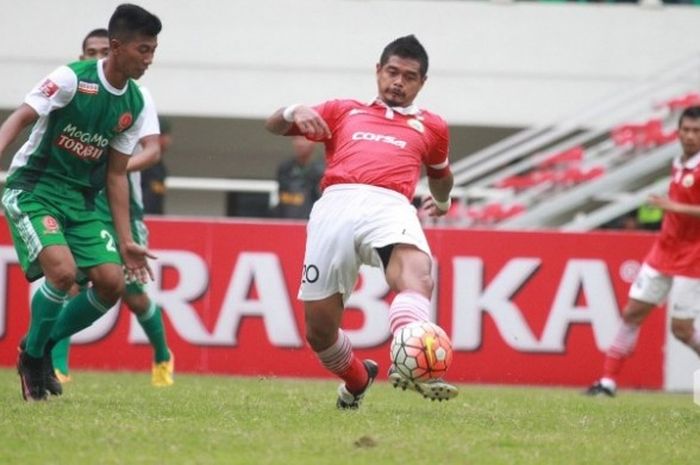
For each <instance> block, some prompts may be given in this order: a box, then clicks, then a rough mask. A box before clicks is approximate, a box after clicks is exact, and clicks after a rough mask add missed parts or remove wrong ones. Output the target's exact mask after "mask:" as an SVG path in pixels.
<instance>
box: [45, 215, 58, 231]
mask: <svg viewBox="0 0 700 465" xmlns="http://www.w3.org/2000/svg"><path fill="white" fill-rule="evenodd" d="M41 222H42V223H43V224H44V234H56V233H57V232H58V231H59V229H60V228H59V226H58V221H56V218H54V217H53V216H49V215H46V216H45V217H44V219H43V220H41Z"/></svg>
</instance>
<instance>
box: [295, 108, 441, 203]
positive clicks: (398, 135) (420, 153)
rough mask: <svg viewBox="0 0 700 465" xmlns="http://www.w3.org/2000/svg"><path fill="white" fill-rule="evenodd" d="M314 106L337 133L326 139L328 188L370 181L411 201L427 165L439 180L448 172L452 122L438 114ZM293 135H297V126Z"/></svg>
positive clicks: (326, 178)
mask: <svg viewBox="0 0 700 465" xmlns="http://www.w3.org/2000/svg"><path fill="white" fill-rule="evenodd" d="M313 108H314V109H315V110H316V111H317V112H318V113H319V114H320V115H321V117H322V118H323V119H324V120H325V121H326V124H328V127H329V128H330V130H331V134H332V135H331V138H330V139H327V140H324V141H323V142H324V144H325V146H326V171H325V173H324V176H323V179H322V181H321V187H322V188H324V189H325V188H326V187H328V186H332V185H334V184H369V185H372V186H377V187H383V188H386V189H391V190H394V191H397V192H400V193H401V194H403V195H404V196H406V197H407V198H408V199H409V200H411V199H412V198H413V194H414V192H415V190H416V184H417V183H418V178H419V176H420V170H421V166H422V165H426V166H427V167H428V175H429V176H431V177H434V178H439V177H442V176H445V175H447V174H448V173H449V169H448V159H447V152H448V144H449V133H448V129H447V123H446V122H445V121H444V120H443V119H442V118H440V117H439V116H437V115H435V114H433V113H430V112H427V111H425V110H419V109H418V108H416V107H414V106H411V107H408V108H405V109H391V108H389V107H387V106H386V105H384V104H383V103H382V102H379V101H375V102H373V103H370V104H367V103H362V102H358V101H356V100H330V101H328V102H325V103H322V104H320V105H318V106H315V107H313ZM399 111H401V113H400V112H399ZM290 133H296V134H298V133H299V132H298V128H296V127H294V128H293V129H292V130H291V131H290Z"/></svg>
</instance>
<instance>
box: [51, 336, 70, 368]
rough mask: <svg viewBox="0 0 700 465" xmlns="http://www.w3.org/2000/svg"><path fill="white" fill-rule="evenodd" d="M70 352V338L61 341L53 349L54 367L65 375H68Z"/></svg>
mask: <svg viewBox="0 0 700 465" xmlns="http://www.w3.org/2000/svg"><path fill="white" fill-rule="evenodd" d="M69 351H70V338H69V337H67V338H64V339H61V340H60V341H58V342H57V343H56V345H55V346H53V349H51V359H52V360H53V367H54V368H55V369H56V370H58V371H60V372H61V373H63V374H64V375H67V374H68V352H69Z"/></svg>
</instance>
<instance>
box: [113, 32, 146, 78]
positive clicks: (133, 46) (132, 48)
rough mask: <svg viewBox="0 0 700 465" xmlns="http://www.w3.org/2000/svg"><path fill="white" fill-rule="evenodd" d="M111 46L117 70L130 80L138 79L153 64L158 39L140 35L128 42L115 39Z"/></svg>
mask: <svg viewBox="0 0 700 465" xmlns="http://www.w3.org/2000/svg"><path fill="white" fill-rule="evenodd" d="M111 45H112V48H111V54H112V56H113V57H114V59H115V60H116V64H117V68H119V70H120V71H122V72H123V73H124V74H126V75H127V76H128V77H129V78H131V79H138V78H140V77H141V76H143V74H144V73H145V72H146V70H147V69H148V67H149V66H150V65H151V63H153V56H154V55H155V52H156V48H157V47H158V39H157V38H156V37H151V36H144V35H140V34H139V35H136V36H134V37H133V38H132V39H131V40H129V41H128V42H121V41H120V40H118V39H113V40H112V43H111Z"/></svg>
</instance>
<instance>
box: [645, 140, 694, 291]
mask: <svg viewBox="0 0 700 465" xmlns="http://www.w3.org/2000/svg"><path fill="white" fill-rule="evenodd" d="M668 197H669V199H671V200H673V201H675V202H680V203H686V204H692V205H700V153H698V154H696V155H694V156H693V157H692V158H690V159H689V160H687V161H686V162H685V164H683V163H682V162H681V159H680V158H676V159H675V160H674V161H673V168H672V170H671V185H670V187H669V190H668ZM646 262H647V263H648V264H649V265H651V266H652V267H654V268H656V269H657V270H659V271H661V272H662V273H665V274H670V275H680V276H687V277H691V278H700V218H697V217H694V216H690V215H684V214H680V213H671V212H668V211H667V212H665V213H664V220H663V223H662V224H661V234H660V235H659V237H658V238H657V240H656V242H655V243H654V245H653V246H652V248H651V250H650V251H649V254H648V255H647V258H646Z"/></svg>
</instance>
